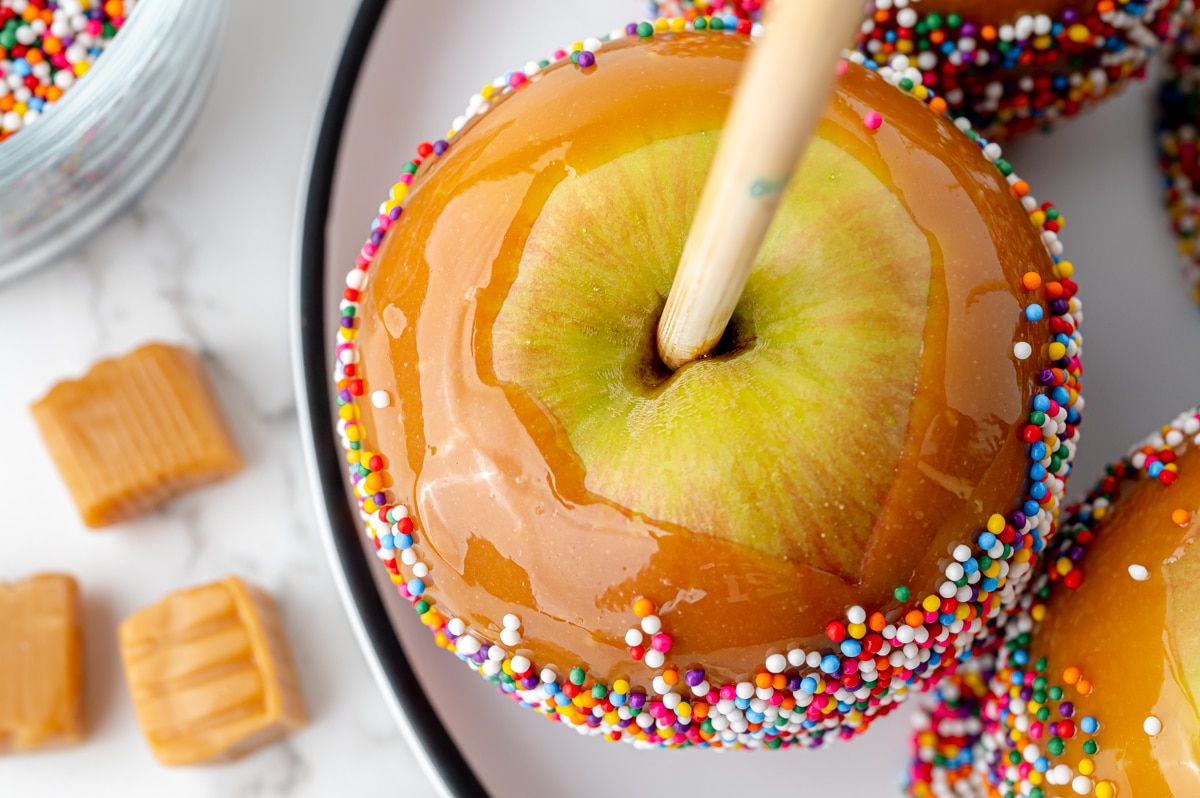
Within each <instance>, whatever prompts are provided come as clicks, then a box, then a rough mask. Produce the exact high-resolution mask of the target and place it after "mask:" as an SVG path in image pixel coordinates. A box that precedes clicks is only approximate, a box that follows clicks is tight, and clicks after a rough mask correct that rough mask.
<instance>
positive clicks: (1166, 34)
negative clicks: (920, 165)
mask: <svg viewBox="0 0 1200 798" xmlns="http://www.w3.org/2000/svg"><path fill="white" fill-rule="evenodd" d="M1193 5H1194V4H1193V2H1192V0H874V2H872V3H870V4H869V5H868V9H867V12H868V15H869V19H868V21H867V23H866V24H865V25H864V26H863V30H862V33H861V34H860V36H859V41H858V50H859V51H860V52H861V53H862V54H863V55H865V56H866V57H868V58H871V59H873V60H875V61H876V62H878V63H880V64H881V65H887V67H888V68H890V69H891V70H894V72H895V73H896V78H902V79H905V80H910V81H913V82H915V83H921V84H924V85H925V86H926V87H928V88H929V89H931V90H933V91H935V92H937V93H938V94H940V95H942V96H944V97H945V98H946V100H947V102H948V103H949V104H950V112H951V114H952V115H953V116H956V117H957V116H960V115H961V116H966V117H967V118H968V119H970V120H971V122H972V123H973V124H974V125H975V127H976V128H977V129H978V130H980V132H982V133H985V134H986V135H989V136H993V137H1011V136H1014V135H1017V134H1020V133H1023V132H1026V131H1028V130H1034V129H1038V128H1043V127H1046V126H1047V125H1050V124H1052V123H1053V122H1055V121H1057V120H1058V119H1061V118H1064V117H1069V116H1073V115H1074V114H1076V113H1078V112H1079V111H1080V110H1081V109H1083V108H1086V107H1088V106H1089V105H1092V104H1094V103H1095V102H1097V101H1099V100H1102V99H1104V98H1106V97H1108V96H1110V95H1112V94H1113V93H1115V92H1116V91H1119V90H1120V89H1121V88H1122V87H1123V86H1124V85H1125V84H1126V83H1127V82H1128V81H1129V80H1130V79H1131V78H1139V77H1143V76H1144V73H1145V68H1146V62H1147V61H1148V60H1149V59H1150V58H1151V57H1152V56H1153V55H1154V54H1155V53H1156V52H1157V51H1158V49H1159V48H1160V47H1162V46H1163V45H1164V44H1166V43H1170V42H1172V41H1174V40H1175V39H1176V38H1177V37H1178V35H1179V33H1180V31H1181V28H1182V25H1183V22H1184V20H1185V19H1186V18H1187V16H1188V15H1189V14H1190V13H1191V12H1192V9H1193Z"/></svg>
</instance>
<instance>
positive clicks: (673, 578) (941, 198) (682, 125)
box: [358, 35, 1053, 684]
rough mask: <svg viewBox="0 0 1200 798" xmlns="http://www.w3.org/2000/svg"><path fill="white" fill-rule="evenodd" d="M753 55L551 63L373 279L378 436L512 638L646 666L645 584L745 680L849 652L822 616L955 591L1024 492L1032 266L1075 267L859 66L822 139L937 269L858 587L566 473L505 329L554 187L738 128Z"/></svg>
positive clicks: (676, 52) (434, 592) (658, 47)
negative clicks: (967, 564)
mask: <svg viewBox="0 0 1200 798" xmlns="http://www.w3.org/2000/svg"><path fill="white" fill-rule="evenodd" d="M746 51H747V44H746V43H745V42H744V41H741V40H739V39H736V38H732V37H714V36H704V35H698V36H690V35H685V36H656V37H655V38H654V39H653V40H651V41H648V42H629V41H625V42H618V43H614V44H611V45H609V44H606V45H605V48H604V51H603V53H602V57H601V59H600V63H599V65H598V66H597V68H596V69H594V70H587V71H580V70H578V69H576V68H574V67H573V66H572V65H570V64H569V63H568V64H567V65H566V66H564V67H556V68H551V69H550V70H547V71H546V72H545V73H543V74H542V75H541V76H540V77H539V79H538V80H537V81H536V82H534V83H533V84H532V85H531V86H529V87H528V88H526V89H524V90H522V91H519V92H517V93H516V94H514V95H513V96H512V97H510V98H508V99H506V100H505V101H503V102H502V103H500V104H499V105H497V107H496V108H494V109H493V110H491V111H490V112H489V113H488V114H486V115H485V116H484V117H482V118H481V119H480V120H478V122H477V123H475V124H473V125H472V126H470V127H469V128H468V129H466V130H465V131H463V132H462V133H460V134H459V135H458V136H456V138H455V144H454V148H453V150H452V151H451V153H450V154H449V155H448V156H447V157H445V158H443V159H441V160H439V161H438V162H437V163H435V164H434V165H433V166H432V167H431V168H429V169H428V170H425V171H424V172H423V173H422V174H421V175H420V176H419V177H418V180H417V181H416V183H415V185H414V188H413V191H412V193H410V195H409V200H408V203H407V206H406V210H405V215H404V222H403V224H400V225H398V226H397V227H396V228H395V229H394V230H393V231H392V232H391V233H390V234H389V236H388V238H387V239H386V240H385V241H384V243H383V245H382V249H381V251H380V253H379V255H378V256H377V260H376V263H375V265H374V266H373V268H372V272H371V279H370V282H369V283H368V285H367V287H366V288H365V290H364V295H363V297H362V299H361V308H360V311H359V316H358V318H359V323H360V325H361V326H360V328H359V334H358V340H359V346H360V351H361V361H360V363H359V364H358V368H359V372H358V373H359V374H360V375H361V376H362V378H363V380H364V384H365V391H366V392H367V393H368V394H369V393H371V392H373V391H380V390H381V391H386V392H388V393H389V394H390V395H392V396H394V397H396V399H397V401H396V404H395V406H393V407H388V408H385V409H374V408H371V407H368V406H366V405H365V404H364V406H363V424H364V426H365V430H366V446H367V448H369V449H371V450H373V451H378V452H381V453H382V454H383V455H384V456H385V458H386V463H387V470H388V473H389V474H390V475H391V476H392V478H393V480H394V484H391V485H388V486H387V487H388V489H389V490H390V491H392V493H393V494H394V497H395V501H397V502H398V503H404V504H405V505H407V506H408V507H409V509H410V511H411V513H412V515H413V517H414V520H415V522H416V526H417V529H418V530H419V532H420V534H419V540H418V544H417V548H418V550H419V556H420V558H421V560H422V562H425V563H427V564H428V565H429V567H430V579H429V587H428V590H427V595H429V596H431V597H432V598H433V599H434V600H435V602H436V604H437V606H439V607H440V608H443V609H444V610H446V611H448V612H451V613H453V614H456V615H458V616H460V617H462V618H463V619H464V620H465V621H466V622H467V623H468V625H469V626H470V627H471V628H474V629H477V630H479V631H481V632H482V633H484V634H491V635H492V636H493V637H494V638H495V637H498V633H499V630H500V628H501V619H502V618H503V616H504V615H505V614H506V613H510V612H511V613H516V614H517V615H518V616H519V617H520V619H521V622H522V629H521V634H522V638H523V639H522V644H521V648H523V649H529V650H531V651H532V652H533V656H532V658H533V659H534V661H536V662H539V663H556V664H558V665H560V666H563V667H571V666H574V665H580V666H582V667H584V668H585V669H586V670H587V671H588V672H589V673H590V674H592V675H594V676H595V677H596V678H598V679H606V678H612V677H613V676H615V675H617V674H628V675H630V676H632V677H634V678H635V679H636V680H637V681H639V682H641V683H643V684H644V683H646V682H647V681H648V680H649V678H650V676H651V675H652V674H651V672H650V671H649V669H648V668H646V667H645V666H644V665H642V664H640V663H635V662H633V661H631V660H630V658H629V655H628V652H627V650H626V646H625V644H624V642H623V637H624V634H625V631H626V629H628V628H629V627H630V626H631V625H633V624H634V623H635V622H636V619H635V618H634V617H633V615H632V614H631V612H630V606H631V604H632V603H633V601H634V599H635V598H636V597H638V596H641V595H646V596H650V597H652V598H653V599H654V600H655V601H656V602H657V603H658V606H659V611H660V614H661V615H662V617H663V621H664V623H665V624H666V627H667V629H668V630H669V632H670V634H671V635H672V637H673V639H674V641H675V647H674V648H673V649H672V659H673V660H674V661H675V662H677V663H679V664H681V665H683V664H685V663H689V662H697V663H702V664H703V666H704V667H705V668H707V673H708V674H709V678H712V679H735V678H739V677H742V676H744V675H745V674H746V673H749V672H752V671H753V668H754V666H755V665H756V664H759V663H761V662H762V658H763V656H764V654H765V652H767V651H784V650H787V648H788V647H789V646H792V645H800V646H803V647H807V648H810V649H811V648H816V647H819V646H820V645H823V644H827V642H828V641H827V640H826V639H825V637H824V635H823V633H822V630H823V628H824V625H825V624H826V623H827V622H828V621H830V620H831V619H833V618H836V617H839V616H841V615H842V614H843V613H844V612H845V610H846V608H847V607H848V606H851V605H855V604H858V605H861V606H863V607H865V608H867V610H868V612H870V611H872V610H875V609H879V610H881V611H884V612H888V611H891V610H894V609H896V608H898V606H899V604H898V602H897V601H896V600H895V599H894V598H893V597H892V593H893V590H894V588H895V587H896V586H897V585H901V584H904V585H911V586H913V587H914V590H928V589H932V588H933V586H934V584H935V582H936V580H937V578H938V576H939V575H940V574H941V572H942V569H943V568H944V567H945V565H946V563H947V562H948V560H947V551H948V547H950V546H951V544H954V543H958V542H963V541H966V540H968V539H969V537H970V535H971V533H972V531H973V530H976V529H978V528H980V527H981V526H982V525H983V523H984V522H985V521H986V519H987V517H988V515H989V514H991V513H994V512H1010V511H1011V510H1013V509H1015V507H1016V505H1015V502H1016V500H1017V499H1018V498H1019V492H1020V489H1021V486H1022V483H1023V480H1024V477H1025V469H1026V467H1027V464H1028V463H1027V460H1026V455H1025V445H1024V444H1023V442H1022V441H1021V440H1020V438H1019V436H1018V435H1017V434H1016V430H1017V428H1018V426H1019V424H1020V423H1021V420H1022V416H1023V414H1024V413H1025V412H1027V408H1026V401H1027V398H1028V397H1029V396H1030V395H1032V393H1033V391H1034V388H1035V386H1036V385H1037V379H1036V377H1037V373H1038V372H1037V370H1038V368H1039V366H1038V365H1037V362H1038V359H1037V358H1031V359H1029V360H1027V361H1023V362H1022V361H1016V360H1015V359H1014V358H1013V355H1012V344H1013V341H1014V339H1015V338H1017V337H1021V338H1023V339H1030V340H1037V337H1036V333H1035V332H1034V328H1033V327H1032V326H1031V325H1028V324H1027V323H1026V322H1025V321H1024V320H1022V319H1021V318H1020V311H1021V307H1022V301H1021V299H1020V297H1021V296H1022V293H1021V289H1020V288H1019V283H1020V276H1021V274H1022V273H1024V272H1026V271H1030V270H1033V271H1037V272H1039V273H1041V274H1042V276H1043V277H1044V278H1045V279H1053V278H1052V277H1051V261H1050V257H1049V255H1048V254H1047V253H1046V251H1045V249H1044V247H1043V246H1042V244H1041V242H1040V240H1039V238H1038V235H1037V233H1036V231H1035V230H1034V229H1033V227H1032V225H1031V224H1030V222H1029V220H1028V218H1027V217H1026V214H1025V212H1024V211H1023V210H1022V208H1021V207H1020V205H1019V204H1018V203H1017V202H1016V201H1014V200H1013V199H1012V197H1011V196H1010V193H1009V190H1008V186H1007V184H1006V183H1005V181H1004V179H1003V178H1002V177H1001V176H1000V175H999V174H998V173H997V171H996V170H995V168H994V167H993V166H991V165H990V164H988V163H987V162H986V161H985V160H984V159H983V158H982V157H981V156H980V153H979V150H978V147H977V146H976V145H975V144H973V143H972V142H970V141H969V140H968V139H967V138H966V137H964V136H962V135H961V134H960V133H959V132H958V131H956V130H954V128H953V126H952V125H950V124H949V123H948V122H947V121H946V120H944V119H942V118H939V117H937V116H936V115H934V114H932V113H930V112H929V111H928V110H927V109H926V108H924V107H923V106H922V105H921V104H920V103H919V102H917V101H914V100H913V99H911V98H909V97H907V96H905V95H903V94H902V93H900V92H898V91H896V90H895V89H893V88H892V87H891V86H888V85H887V84H886V83H885V82H884V81H883V80H882V79H880V78H879V77H877V76H876V75H874V74H871V73H868V72H866V71H865V70H862V69H859V68H857V67H855V68H852V69H851V70H850V72H849V74H847V75H846V76H845V77H844V78H843V79H842V80H841V82H840V85H839V88H838V90H837V93H836V96H835V98H834V99H833V101H832V103H831V105H830V107H829V109H828V110H827V112H826V115H825V117H824V119H823V120H822V122H821V124H820V127H819V130H818V136H819V137H820V138H822V139H823V140H825V141H826V142H829V143H830V144H832V145H834V146H836V147H838V148H840V149H842V150H844V151H846V152H849V153H852V154H853V155H854V157H856V158H857V159H858V160H860V161H861V162H862V163H863V164H864V165H865V166H866V167H867V168H868V169H869V170H870V171H871V172H872V173H873V174H875V175H876V176H877V177H879V179H880V180H882V181H883V182H884V184H885V185H887V186H888V187H890V188H891V189H892V191H893V192H894V194H895V196H896V197H897V198H899V200H900V202H901V203H902V205H903V207H904V208H905V209H906V210H907V212H908V213H909V214H910V215H911V219H912V222H913V223H914V224H915V225H916V226H917V227H919V228H920V230H921V231H923V233H924V235H925V236H926V238H927V240H928V242H929V249H930V264H929V268H930V271H931V274H932V281H931V286H930V291H929V300H928V307H927V309H926V314H927V315H926V322H925V331H926V332H925V336H924V342H923V343H924V348H923V352H922V355H921V359H920V363H919V370H918V377H917V384H916V385H915V386H914V389H913V396H912V400H911V403H910V404H907V405H906V406H904V407H902V408H901V411H902V412H903V413H906V414H907V429H906V432H905V438H904V441H905V442H904V447H903V450H902V454H901V457H900V460H899V462H898V464H897V467H896V469H895V473H894V475H893V477H892V480H891V482H890V484H887V485H884V486H882V489H883V491H884V493H885V500H884V501H883V502H882V509H881V511H880V513H879V515H878V518H877V520H876V522H875V525H874V528H873V530H872V532H871V535H870V544H869V546H868V547H867V549H866V551H865V552H864V554H863V560H862V564H861V569H859V576H858V578H857V579H845V578H843V577H841V576H838V575H836V574H832V573H829V572H827V571H823V570H820V569H817V568H814V567H812V566H811V565H810V564H807V563H805V562H802V561H795V560H789V559H787V558H779V557H771V556H767V555H764V554H763V553H761V552H759V551H756V550H754V549H752V548H749V547H746V546H742V545H739V544H735V543H730V542H727V541H724V540H722V539H720V538H718V537H716V536H714V535H712V534H705V535H703V537H698V536H699V535H700V534H701V533H702V532H703V530H690V529H681V528H678V527H676V526H674V525H672V524H667V523H662V522H661V521H659V520H656V519H654V518H649V517H645V516H643V515H640V514H638V513H635V512H632V511H630V510H628V509H627V508H625V507H622V506H619V505H616V504H614V503H612V502H609V501H606V500H604V499H603V498H602V497H598V496H595V495H592V494H590V493H589V492H588V491H587V490H586V489H585V488H584V487H583V484H582V481H581V480H580V478H579V475H578V472H577V471H578V470H577V469H576V470H570V469H561V468H557V467H556V463H557V462H559V461H560V460H561V458H563V457H569V452H570V449H569V444H568V443H566V442H565V436H564V435H563V433H562V431H561V429H558V428H556V426H555V424H554V421H553V419H552V418H551V419H547V418H546V417H545V414H544V413H540V414H539V412H538V411H537V407H538V405H537V403H536V401H530V400H529V398H527V397H522V391H521V389H520V387H519V386H513V385H501V384H498V382H497V381H496V380H495V379H494V377H493V376H492V374H493V371H492V368H491V359H492V354H491V352H490V351H489V350H488V348H487V347H488V345H489V342H490V337H489V324H490V323H491V321H492V320H494V319H495V318H496V315H497V313H498V312H499V309H500V306H501V305H502V303H503V302H504V297H505V292H506V289H507V287H508V286H510V285H511V284H512V282H513V281H514V279H515V277H516V273H517V269H518V265H519V263H520V260H521V256H522V252H523V249H524V246H525V243H526V240H527V238H528V236H529V231H530V229H531V227H532V226H533V225H534V223H535V222H536V220H537V219H538V215H539V212H540V210H541V209H542V207H543V206H544V204H545V203H546V201H547V198H548V197H549V196H550V194H551V192H552V191H553V190H554V188H555V186H556V185H557V184H558V183H559V182H560V181H563V180H566V179H568V178H569V176H570V175H574V174H585V173H587V172H588V171H590V170H592V169H595V168H597V167H599V166H601V165H603V164H605V163H607V162H609V161H611V160H612V159H613V158H616V157H618V156H620V155H622V154H624V153H626V152H629V151H631V150H633V149H636V148H637V147H640V146H643V145H645V144H646V143H648V142H653V141H658V140H662V139H666V138H670V137H674V136H681V135H686V134H689V133H695V132H698V131H709V130H718V129H720V127H721V126H722V123H723V119H724V115H725V113H726V110H727V108H728V105H729V101H730V96H731V92H732V90H733V87H734V85H735V82H736V80H737V76H738V72H739V69H740V66H741V62H742V60H743V58H744V56H745V53H746ZM664 109H665V110H666V111H668V112H664ZM868 111H878V112H880V113H881V114H882V115H883V118H884V120H885V123H884V125H883V126H882V127H881V128H880V129H879V130H876V131H870V130H868V129H866V127H865V126H864V124H863V117H864V115H865V114H866V113H867V112H868ZM676 257H677V256H676ZM831 267H836V264H831ZM648 321H649V320H648ZM564 447H566V448H565V449H564ZM564 451H566V452H567V454H565V455H564V454H563V453H564ZM864 455H865V456H870V455H871V453H870V452H865V453H864ZM811 534H813V535H819V534H830V535H836V534H837V529H836V526H831V527H830V528H827V529H814V530H812V532H811Z"/></svg>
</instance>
